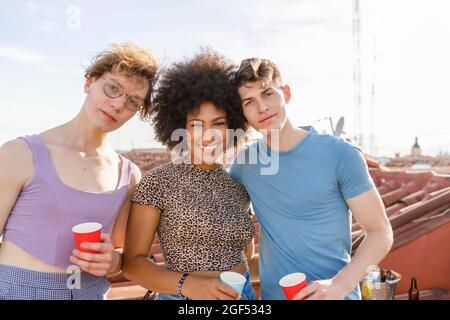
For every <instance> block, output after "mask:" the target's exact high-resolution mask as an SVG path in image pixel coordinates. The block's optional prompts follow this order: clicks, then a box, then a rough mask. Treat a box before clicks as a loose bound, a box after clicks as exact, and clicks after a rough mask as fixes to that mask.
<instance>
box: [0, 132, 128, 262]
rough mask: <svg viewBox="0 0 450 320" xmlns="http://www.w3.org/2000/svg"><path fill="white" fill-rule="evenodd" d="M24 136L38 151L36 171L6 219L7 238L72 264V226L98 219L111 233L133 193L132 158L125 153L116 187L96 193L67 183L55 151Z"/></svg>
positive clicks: (46, 259)
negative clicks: (52, 155)
mask: <svg viewBox="0 0 450 320" xmlns="http://www.w3.org/2000/svg"><path fill="white" fill-rule="evenodd" d="M21 139H24V140H25V141H26V142H27V143H28V146H29V148H30V149H31V152H32V154H33V161H34V175H33V177H32V178H31V179H30V181H28V182H27V183H26V184H25V186H24V187H23V189H22V190H21V192H20V194H19V196H18V198H17V201H16V203H15V205H14V207H13V208H12V210H11V213H10V215H9V218H8V220H7V222H6V226H5V230H4V235H3V241H10V242H12V243H14V244H15V245H17V246H19V247H20V248H22V249H23V250H25V251H26V252H28V253H29V254H31V255H32V256H33V257H35V258H37V259H39V260H42V261H44V262H46V263H48V264H50V265H53V266H57V267H60V268H67V267H69V266H70V265H71V264H72V263H71V262H70V260H69V257H70V256H71V254H72V250H73V249H75V241H74V239H73V234H72V227H73V226H74V225H76V224H79V223H83V222H99V223H101V224H102V225H103V229H102V232H103V233H111V229H112V227H113V225H114V222H115V220H116V217H117V215H118V213H119V211H120V208H121V207H122V205H123V204H124V201H125V200H126V198H127V195H128V185H129V182H130V175H131V164H130V161H129V160H127V159H125V158H123V157H122V156H120V158H121V160H122V161H121V163H122V170H121V174H120V181H119V184H118V186H117V189H116V190H114V191H112V192H106V193H96V192H85V191H81V190H77V189H74V188H72V187H70V186H68V185H66V184H64V183H63V182H62V181H61V180H60V179H59V177H58V175H57V173H56V171H55V168H54V167H53V164H52V161H51V158H50V154H49V152H48V149H47V147H46V146H45V144H44V142H43V141H42V140H41V138H40V137H39V136H38V135H32V136H26V137H24V138H21Z"/></svg>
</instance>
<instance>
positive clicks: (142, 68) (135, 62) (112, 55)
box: [84, 43, 158, 119]
mask: <svg viewBox="0 0 450 320" xmlns="http://www.w3.org/2000/svg"><path fill="white" fill-rule="evenodd" d="M106 72H113V73H120V74H123V75H125V76H128V77H138V78H142V79H145V80H147V81H148V83H149V90H148V93H147V95H146V97H145V101H144V106H143V108H142V109H141V111H140V117H141V118H142V119H145V118H147V117H148V114H149V108H150V106H151V104H152V103H151V102H152V95H153V88H154V86H155V82H156V80H157V75H158V62H157V58H156V55H155V54H153V53H152V52H150V51H149V50H146V49H143V48H141V47H138V46H136V45H134V44H131V43H113V44H111V48H110V49H108V50H104V51H102V52H100V53H99V54H97V55H96V56H95V57H94V58H93V60H92V62H91V64H90V66H89V67H87V68H86V72H85V74H84V76H85V78H86V79H89V78H94V79H98V78H100V77H101V76H103V74H105V73H106Z"/></svg>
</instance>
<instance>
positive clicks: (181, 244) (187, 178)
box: [131, 162, 255, 272]
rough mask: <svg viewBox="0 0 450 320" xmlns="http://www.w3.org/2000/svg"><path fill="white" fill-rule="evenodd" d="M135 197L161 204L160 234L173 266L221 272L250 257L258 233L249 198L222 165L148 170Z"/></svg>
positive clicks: (169, 264)
mask: <svg viewBox="0 0 450 320" xmlns="http://www.w3.org/2000/svg"><path fill="white" fill-rule="evenodd" d="M131 201H132V202H135V203H139V204H142V205H148V206H153V207H155V208H157V209H159V212H160V221H159V226H158V229H157V233H158V236H159V239H160V244H161V251H162V253H163V256H164V260H165V264H166V267H167V268H168V269H169V270H172V271H179V272H194V271H222V270H229V269H232V268H234V267H236V266H238V265H240V264H242V263H245V262H246V258H245V255H244V252H243V249H244V248H245V246H246V245H247V244H248V243H249V242H250V241H251V240H252V239H253V237H254V235H255V226H254V224H253V221H252V218H251V209H250V198H249V195H248V194H247V192H246V190H245V188H244V187H243V186H241V185H240V184H239V183H237V182H236V181H234V180H233V179H232V178H231V177H230V176H229V175H228V173H227V172H226V171H225V170H224V169H223V168H218V169H214V170H203V169H200V168H198V167H196V166H194V165H192V164H189V163H183V162H182V163H174V162H170V163H167V164H164V165H161V166H159V167H156V168H154V169H153V170H150V171H149V172H147V173H146V174H145V175H144V176H143V177H142V179H141V181H140V183H139V184H138V186H137V187H136V191H135V193H134V195H133V197H132V200H131Z"/></svg>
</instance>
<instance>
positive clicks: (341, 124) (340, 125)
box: [334, 117, 344, 137]
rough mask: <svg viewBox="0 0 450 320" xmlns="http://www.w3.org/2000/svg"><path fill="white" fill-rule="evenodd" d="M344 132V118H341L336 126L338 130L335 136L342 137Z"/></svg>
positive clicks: (335, 131)
mask: <svg viewBox="0 0 450 320" xmlns="http://www.w3.org/2000/svg"><path fill="white" fill-rule="evenodd" d="M343 132H344V117H340V118H339V121H338V123H337V125H336V130H334V135H335V136H336V137H340V136H341V135H342V133H343Z"/></svg>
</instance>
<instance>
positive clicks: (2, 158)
mask: <svg viewBox="0 0 450 320" xmlns="http://www.w3.org/2000/svg"><path fill="white" fill-rule="evenodd" d="M0 167H1V168H2V170H1V171H2V172H3V174H4V175H7V176H8V177H13V179H14V180H13V182H17V183H23V184H24V183H25V182H26V181H28V180H29V179H30V178H31V176H32V175H33V170H34V165H33V155H32V153H31V150H30V148H29V147H28V144H27V143H26V142H25V141H24V140H23V139H15V140H11V141H8V142H6V143H4V144H3V145H1V146H0Z"/></svg>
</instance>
